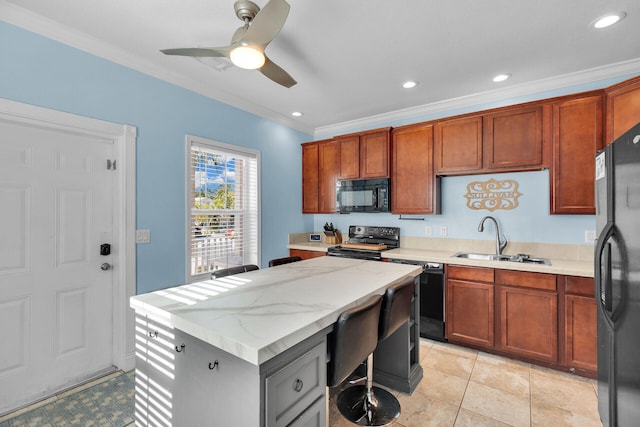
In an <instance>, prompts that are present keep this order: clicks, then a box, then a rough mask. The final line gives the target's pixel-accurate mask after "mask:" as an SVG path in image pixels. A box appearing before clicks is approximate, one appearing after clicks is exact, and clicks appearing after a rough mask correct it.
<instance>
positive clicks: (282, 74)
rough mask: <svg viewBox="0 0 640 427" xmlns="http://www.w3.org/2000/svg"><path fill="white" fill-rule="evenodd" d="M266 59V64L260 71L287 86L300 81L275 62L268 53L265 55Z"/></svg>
mask: <svg viewBox="0 0 640 427" xmlns="http://www.w3.org/2000/svg"><path fill="white" fill-rule="evenodd" d="M264 60H265V61H264V65H263V66H262V67H261V68H260V72H261V73H262V74H264V75H265V76H266V77H267V78H269V79H271V80H273V81H274V82H276V83H278V84H279V85H282V86H284V87H287V88H289V87H291V86H294V85H295V84H296V83H298V82H296V81H295V80H294V79H293V77H291V76H290V75H289V73H287V72H286V71H285V70H283V69H282V68H280V67H279V66H278V65H276V63H275V62H273V61H271V60H270V59H269V58H268V57H267V55H265V56H264Z"/></svg>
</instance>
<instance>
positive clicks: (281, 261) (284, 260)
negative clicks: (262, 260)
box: [269, 255, 302, 267]
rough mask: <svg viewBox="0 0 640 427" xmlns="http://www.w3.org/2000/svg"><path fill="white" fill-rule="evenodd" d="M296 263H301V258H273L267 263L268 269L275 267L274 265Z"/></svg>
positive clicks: (295, 256) (294, 256)
mask: <svg viewBox="0 0 640 427" xmlns="http://www.w3.org/2000/svg"><path fill="white" fill-rule="evenodd" d="M297 261H302V258H301V257H299V256H297V255H293V256H286V257H283V258H275V259H272V260H270V261H269V267H275V266H276V265H282V264H289V263H290V262H297Z"/></svg>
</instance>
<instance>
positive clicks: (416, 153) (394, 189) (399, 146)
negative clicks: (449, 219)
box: [391, 126, 439, 214]
mask: <svg viewBox="0 0 640 427" xmlns="http://www.w3.org/2000/svg"><path fill="white" fill-rule="evenodd" d="M391 146H392V156H391V158H392V159H393V160H392V175H391V181H392V182H393V185H392V186H391V211H392V212H393V213H394V214H402V213H405V214H418V213H426V214H430V213H436V212H438V211H439V206H438V203H437V202H438V193H439V189H438V188H437V187H438V186H437V185H436V177H435V175H434V173H433V126H420V127H412V128H407V129H394V130H393V138H392V144H391Z"/></svg>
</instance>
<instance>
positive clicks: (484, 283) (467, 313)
mask: <svg viewBox="0 0 640 427" xmlns="http://www.w3.org/2000/svg"><path fill="white" fill-rule="evenodd" d="M447 276H448V280H447V298H446V300H447V307H446V313H447V321H446V322H445V325H446V328H447V336H448V338H449V340H451V341H456V342H460V343H467V344H471V345H474V346H480V347H487V348H491V347H493V346H494V331H495V325H494V285H493V270H492V269H486V268H475V267H461V266H449V267H448V269H447Z"/></svg>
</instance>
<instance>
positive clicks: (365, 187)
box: [336, 178, 391, 213]
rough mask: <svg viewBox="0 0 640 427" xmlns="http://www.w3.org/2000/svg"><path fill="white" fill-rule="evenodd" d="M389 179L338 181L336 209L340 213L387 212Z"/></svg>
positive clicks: (389, 207)
mask: <svg viewBox="0 0 640 427" xmlns="http://www.w3.org/2000/svg"><path fill="white" fill-rule="evenodd" d="M390 196H391V192H390V189H389V178H376V179H359V180H354V181H338V184H337V186H336V199H337V200H336V208H337V210H338V212H340V213H351V212H389V211H390V209H391V202H390Z"/></svg>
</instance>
